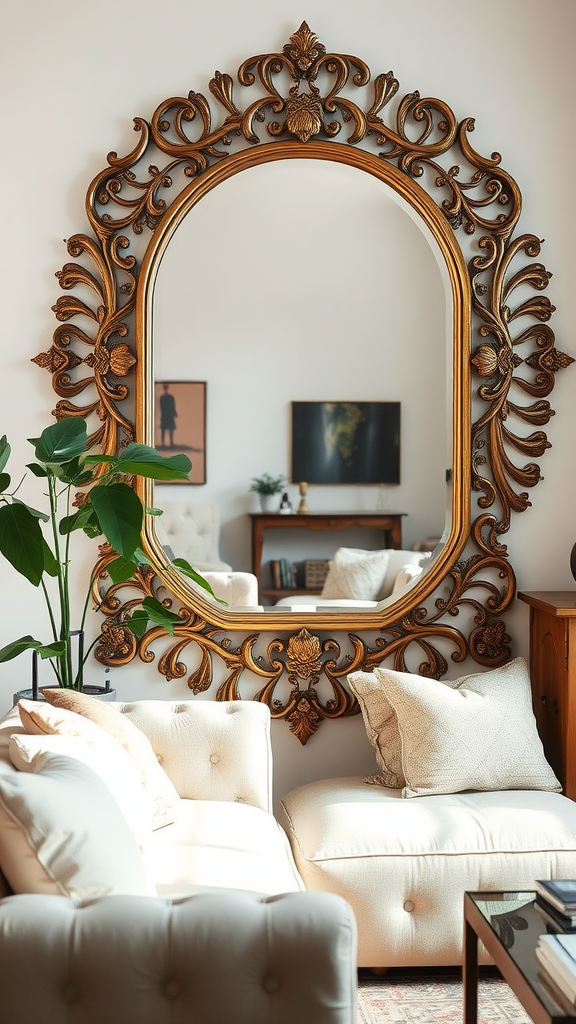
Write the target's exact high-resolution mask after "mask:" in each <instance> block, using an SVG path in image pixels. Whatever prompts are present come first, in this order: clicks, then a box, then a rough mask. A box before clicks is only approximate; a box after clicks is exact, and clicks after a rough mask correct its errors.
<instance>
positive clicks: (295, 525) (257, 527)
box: [250, 512, 406, 597]
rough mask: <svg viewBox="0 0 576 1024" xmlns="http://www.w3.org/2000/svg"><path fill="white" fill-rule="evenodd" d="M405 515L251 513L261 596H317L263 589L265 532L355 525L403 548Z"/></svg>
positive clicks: (292, 591)
mask: <svg viewBox="0 0 576 1024" xmlns="http://www.w3.org/2000/svg"><path fill="white" fill-rule="evenodd" d="M404 515H406V513H405V512H307V513H306V514H305V515H298V513H296V512H294V513H292V515H288V516H284V515H281V514H280V513H279V512H251V513H250V519H251V520H252V572H253V573H254V575H255V576H256V577H257V579H258V589H259V592H260V594H263V595H266V596H267V597H282V596H283V595H285V594H314V593H316V594H317V593H319V591H317V590H316V591H314V590H278V589H277V588H275V587H264V588H260V577H261V573H262V548H263V546H264V532H265V530H322V531H326V530H351V529H352V528H353V527H355V526H361V527H362V528H363V529H371V530H382V532H383V534H384V542H385V546H386V547H389V548H401V547H402V516H404Z"/></svg>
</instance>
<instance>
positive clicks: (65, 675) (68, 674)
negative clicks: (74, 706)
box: [48, 472, 72, 687]
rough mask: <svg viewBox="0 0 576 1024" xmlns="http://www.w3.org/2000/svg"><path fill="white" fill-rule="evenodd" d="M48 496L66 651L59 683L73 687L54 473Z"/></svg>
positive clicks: (68, 622) (61, 660)
mask: <svg viewBox="0 0 576 1024" xmlns="http://www.w3.org/2000/svg"><path fill="white" fill-rule="evenodd" d="M48 494H49V497H50V521H51V524H52V537H53V540H54V554H55V557H56V561H57V563H58V595H59V598H60V639H61V640H64V642H65V644H66V650H65V651H64V653H63V654H61V655H60V656H59V657H58V658H57V661H58V662H59V664H60V674H59V682H60V686H66V687H71V686H72V652H71V650H70V600H69V595H68V566H67V565H65V567H64V571H63V570H62V562H61V558H60V544H59V540H58V525H57V506H58V502H57V497H56V480H55V477H54V475H53V474H52V473H50V472H49V475H48Z"/></svg>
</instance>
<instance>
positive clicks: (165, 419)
mask: <svg viewBox="0 0 576 1024" xmlns="http://www.w3.org/2000/svg"><path fill="white" fill-rule="evenodd" d="M177 419H178V413H177V412H176V400H175V398H174V395H172V394H171V393H170V390H169V387H168V384H164V394H163V395H160V436H161V445H162V448H165V447H166V433H168V437H169V438H170V443H169V445H168V447H169V448H173V447H174V431H175V430H176V420H177Z"/></svg>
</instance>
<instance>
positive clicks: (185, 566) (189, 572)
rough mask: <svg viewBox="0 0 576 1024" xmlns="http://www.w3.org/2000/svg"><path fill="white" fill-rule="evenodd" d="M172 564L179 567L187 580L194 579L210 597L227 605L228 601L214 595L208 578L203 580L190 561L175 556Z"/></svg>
mask: <svg viewBox="0 0 576 1024" xmlns="http://www.w3.org/2000/svg"><path fill="white" fill-rule="evenodd" d="M172 564H173V565H175V566H176V568H177V569H179V571H180V572H181V573H182V575H183V576H187V577H188V579H189V580H194V583H197V584H198V586H199V587H202V588H203V589H204V590H206V591H207V593H209V594H210V597H213V598H214V600H215V601H218V604H224V605H226V607H228V602H227V601H223V600H222V598H221V597H216V594H215V593H214V591H213V590H212V587H211V586H210V584H209V583H208V580H205V579H204V577H203V576H201V575H200V573H199V572H196V569H193V568H192V566H191V565H190V562H187V561H186V559H185V558H175V559H174V561H173V563H172Z"/></svg>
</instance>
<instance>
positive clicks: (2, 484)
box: [0, 473, 10, 494]
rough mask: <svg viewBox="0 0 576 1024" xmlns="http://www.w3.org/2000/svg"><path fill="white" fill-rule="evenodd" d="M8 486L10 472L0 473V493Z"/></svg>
mask: <svg viewBox="0 0 576 1024" xmlns="http://www.w3.org/2000/svg"><path fill="white" fill-rule="evenodd" d="M9 487H10V473H0V494H4V491H7V490H8V488H9Z"/></svg>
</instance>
